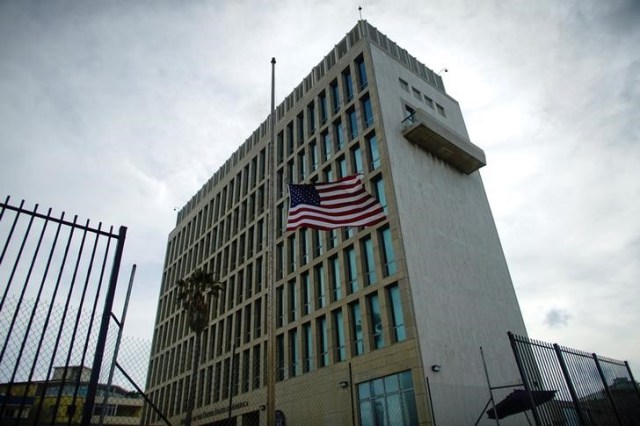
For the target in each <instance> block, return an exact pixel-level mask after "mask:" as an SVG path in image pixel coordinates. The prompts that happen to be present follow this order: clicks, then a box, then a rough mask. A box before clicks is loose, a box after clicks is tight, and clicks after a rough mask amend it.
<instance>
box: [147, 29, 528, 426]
mask: <svg viewBox="0 0 640 426" xmlns="http://www.w3.org/2000/svg"><path fill="white" fill-rule="evenodd" d="M275 132H276V140H275V143H276V159H275V160H276V164H277V166H276V174H277V179H276V180H277V182H276V185H275V186H276V188H275V197H276V208H275V210H276V215H277V228H276V234H277V236H276V249H275V253H274V259H275V265H274V274H275V301H274V306H273V308H272V310H269V309H268V306H267V283H266V282H265V272H266V258H267V246H266V243H267V223H268V222H269V221H268V217H267V213H268V212H267V196H268V193H269V191H268V189H267V173H268V171H267V168H268V165H267V163H268V152H269V140H270V129H269V120H268V119H267V120H265V121H264V122H263V123H262V124H261V125H260V126H259V127H258V129H256V130H255V132H254V133H253V134H252V135H251V137H249V138H248V139H247V141H246V142H245V143H244V144H243V145H242V146H240V148H239V149H238V150H237V151H236V152H235V153H234V154H233V155H232V157H231V158H230V159H229V160H228V161H227V162H226V163H225V164H224V165H223V166H222V167H221V168H220V169H219V170H218V171H217V172H216V173H215V174H214V175H213V176H212V177H211V179H209V181H208V182H207V183H206V184H205V185H204V186H203V187H202V189H201V190H200V191H198V193H197V194H196V195H194V197H193V198H192V199H191V201H190V202H189V203H187V205H185V206H184V207H183V208H182V209H181V210H180V211H179V213H178V217H177V223H176V227H175V229H174V230H173V231H172V232H171V233H170V235H169V241H168V245H167V251H166V259H165V267H164V273H163V278H162V287H161V292H160V299H159V304H158V311H157V318H156V326H155V334H154V341H153V348H152V354H151V359H150V368H149V376H148V380H147V392H148V394H149V395H150V397H151V399H152V401H154V404H155V405H156V406H157V407H158V408H159V409H160V410H161V411H162V412H163V413H165V414H166V415H167V416H168V417H169V418H170V419H176V421H180V419H181V418H184V412H185V407H186V405H187V398H188V395H187V394H188V392H187V389H189V383H190V380H191V377H190V376H191V363H190V359H191V358H190V356H191V351H192V350H193V345H194V336H193V334H192V333H189V330H188V326H187V324H186V318H185V314H184V312H182V310H181V309H180V306H179V304H178V303H177V302H176V294H177V291H176V288H175V282H176V281H177V280H178V279H180V278H184V277H186V276H188V275H189V274H190V273H191V272H192V271H194V270H195V269H197V268H204V269H206V270H208V271H210V272H213V273H214V274H215V276H216V277H218V279H219V280H221V281H222V282H224V283H225V292H224V293H223V294H222V295H221V296H220V298H219V300H217V301H216V303H215V305H213V304H212V305H211V307H210V312H209V318H210V322H209V326H208V328H207V330H206V331H205V333H204V336H203V345H202V347H203V350H202V353H201V357H200V367H199V370H198V374H197V377H195V380H197V389H198V390H197V392H196V395H195V398H196V401H195V407H196V409H195V411H194V423H195V424H201V425H205V424H223V423H222V422H223V421H228V420H229V421H231V422H232V424H242V425H247V424H260V422H262V424H264V423H265V421H266V414H265V411H264V404H265V401H266V394H265V392H266V389H265V368H266V363H265V360H266V351H267V335H266V332H267V329H266V317H267V315H274V316H275V321H276V344H275V351H276V359H277V361H276V362H277V371H276V376H277V385H276V408H277V409H278V410H279V411H280V415H283V416H284V417H285V418H286V421H287V422H288V424H293V425H296V424H305V425H311V424H319V425H320V424H332V425H339V424H363V425H374V424H407V425H414V424H421V425H431V424H435V423H436V422H437V423H438V424H441V425H458V424H472V423H473V422H474V421H475V419H476V418H477V417H478V415H479V414H480V413H481V411H482V408H483V406H484V405H485V403H486V401H487V398H488V389H487V382H486V375H485V372H484V368H483V364H482V359H481V356H480V349H479V348H480V347H481V346H482V347H483V349H484V353H485V357H486V360H487V369H488V371H489V372H490V375H491V378H492V381H493V384H494V385H495V384H506V383H509V384H513V383H516V382H517V381H518V380H519V375H518V372H517V368H516V365H515V362H514V361H513V355H512V353H511V349H510V347H509V341H508V339H507V336H506V332H507V331H508V330H511V331H514V332H515V333H519V334H526V331H525V326H524V322H523V319H522V316H521V313H520V309H519V306H518V302H517V299H516V296H515V291H514V289H513V284H512V282H511V278H510V276H509V272H508V268H507V265H506V261H505V258H504V254H503V252H502V248H501V245H500V241H499V238H498V233H497V230H496V227H495V224H494V221H493V217H492V215H491V211H490V208H489V204H488V201H487V197H486V195H485V192H484V187H483V184H482V180H481V177H480V174H479V172H478V169H479V168H481V167H482V166H484V165H485V158H484V153H483V151H482V150H481V149H480V148H478V147H477V146H475V145H474V144H472V143H471V142H470V140H469V136H468V134H467V131H466V128H465V125H464V121H463V118H462V113H461V110H460V107H459V105H458V103H457V102H456V101H455V100H454V99H453V98H451V97H450V96H449V95H447V93H446V91H445V88H444V85H443V83H442V79H441V77H440V76H439V75H438V74H436V73H434V72H433V71H432V70H430V69H428V68H427V67H426V66H424V65H423V64H421V63H420V62H418V61H417V60H416V59H415V58H414V57H412V56H411V55H409V54H408V53H407V51H406V50H404V49H402V48H400V47H398V46H397V45H396V44H395V43H393V42H392V41H391V40H389V39H388V38H387V37H386V36H385V35H384V34H382V33H380V32H379V31H378V30H377V29H376V28H374V27H373V26H371V25H370V24H369V23H367V22H366V21H359V22H358V24H357V25H356V26H355V27H354V28H353V29H352V30H351V31H350V32H349V33H348V34H347V35H346V36H345V38H344V39H342V40H341V41H340V42H339V43H338V44H337V45H336V46H335V48H334V49H333V50H331V52H329V54H328V55H327V56H326V57H325V58H324V59H323V60H322V61H321V62H320V63H319V64H318V65H317V66H316V67H315V68H314V69H313V70H312V72H311V73H310V74H309V75H308V76H307V77H306V78H305V79H304V80H303V81H302V83H301V84H300V85H299V86H298V87H296V88H295V90H294V91H293V92H292V93H291V94H290V95H289V96H287V97H286V98H285V100H284V102H282V103H281V104H280V105H279V106H278V107H277V109H276V129H275ZM355 173H362V174H363V176H364V180H365V182H366V186H367V188H368V190H369V192H370V193H372V194H373V195H375V196H376V197H377V198H378V200H380V202H381V203H382V205H383V206H384V208H385V211H386V213H387V220H386V221H384V222H383V223H381V224H379V225H377V226H375V227H372V228H347V229H338V230H335V231H316V230H311V229H302V230H297V231H295V232H285V231H284V229H285V227H286V214H287V207H288V197H287V191H286V184H287V183H310V182H322V181H334V180H336V179H339V178H341V177H344V176H349V175H352V174H355ZM143 416H144V420H143V421H144V423H145V424H152V423H160V417H159V415H158V414H157V413H155V412H154V411H153V410H151V409H150V408H149V407H146V409H145V413H144V414H143ZM385 421H386V422H385Z"/></svg>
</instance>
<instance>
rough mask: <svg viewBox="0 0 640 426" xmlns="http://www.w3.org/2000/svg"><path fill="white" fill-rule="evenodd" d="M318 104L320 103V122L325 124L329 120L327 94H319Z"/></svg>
mask: <svg viewBox="0 0 640 426" xmlns="http://www.w3.org/2000/svg"><path fill="white" fill-rule="evenodd" d="M318 104H319V105H320V123H321V124H324V123H326V122H327V117H328V114H327V95H326V94H325V93H324V92H322V93H320V95H319V96H318Z"/></svg>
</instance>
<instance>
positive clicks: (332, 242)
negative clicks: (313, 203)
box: [329, 175, 338, 249]
mask: <svg viewBox="0 0 640 426" xmlns="http://www.w3.org/2000/svg"><path fill="white" fill-rule="evenodd" d="M331 176H333V175H331ZM329 180H333V179H329ZM337 245H338V231H337V230H336V229H332V230H330V231H329V248H330V249H332V248H335V247H336V246H337Z"/></svg>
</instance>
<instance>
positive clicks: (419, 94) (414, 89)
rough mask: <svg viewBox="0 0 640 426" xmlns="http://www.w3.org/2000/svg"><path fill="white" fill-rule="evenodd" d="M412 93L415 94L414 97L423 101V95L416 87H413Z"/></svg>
mask: <svg viewBox="0 0 640 426" xmlns="http://www.w3.org/2000/svg"><path fill="white" fill-rule="evenodd" d="M411 92H412V93H413V97H414V98H416V99H422V93H420V91H419V90H418V89H416V88H415V87H411Z"/></svg>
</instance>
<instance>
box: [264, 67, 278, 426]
mask: <svg viewBox="0 0 640 426" xmlns="http://www.w3.org/2000/svg"><path fill="white" fill-rule="evenodd" d="M275 70H276V58H271V117H270V118H271V120H270V121H271V141H270V142H269V149H268V156H267V158H268V159H269V175H268V177H269V181H268V184H267V194H268V212H269V222H268V226H267V229H268V235H267V278H266V282H267V371H266V375H267V377H266V379H267V404H266V405H267V426H274V425H275V424H276V354H275V346H276V345H275V343H276V322H275V311H274V298H275V286H276V285H275V284H276V283H275V274H274V271H273V268H274V265H275V262H274V253H275V251H276V226H277V225H276V214H275V211H276V191H277V190H276V186H277V183H276V144H275V139H276V138H275V136H276V114H275V82H276V77H275V75H276V74H275V73H276V71H275Z"/></svg>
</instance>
